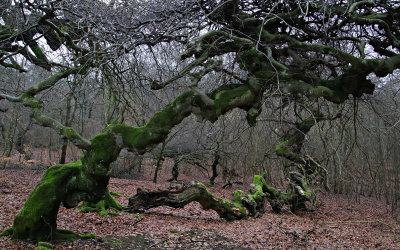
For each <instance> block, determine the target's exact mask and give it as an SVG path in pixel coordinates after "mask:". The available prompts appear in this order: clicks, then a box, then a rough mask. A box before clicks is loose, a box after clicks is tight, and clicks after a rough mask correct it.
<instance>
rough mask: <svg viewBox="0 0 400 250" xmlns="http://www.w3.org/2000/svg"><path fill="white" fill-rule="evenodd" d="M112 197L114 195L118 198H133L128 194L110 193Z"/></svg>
mask: <svg viewBox="0 0 400 250" xmlns="http://www.w3.org/2000/svg"><path fill="white" fill-rule="evenodd" d="M110 195H112V196H117V197H131V196H130V195H127V194H119V193H117V192H113V191H110Z"/></svg>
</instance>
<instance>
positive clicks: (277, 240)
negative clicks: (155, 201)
mask: <svg viewBox="0 0 400 250" xmlns="http://www.w3.org/2000/svg"><path fill="white" fill-rule="evenodd" d="M42 174H43V170H21V169H6V170H0V231H2V230H4V229H6V228H8V227H10V226H11V225H12V221H13V219H14V217H15V215H16V214H17V213H18V212H19V211H20V210H21V208H22V207H23V205H24V201H25V200H26V198H27V196H28V195H29V193H30V191H31V190H32V189H33V187H34V186H35V185H36V184H38V182H39V181H40V178H41V176H42ZM165 179H166V178H160V180H161V181H160V183H159V184H157V185H156V184H153V183H152V182H151V175H150V174H144V175H142V176H137V178H136V179H135V180H130V179H115V178H112V179H111V183H110V186H109V188H110V190H111V191H115V192H118V193H120V194H124V195H134V194H135V192H136V188H138V187H142V188H144V187H146V188H167V187H168V186H169V183H167V182H165V181H164V180H165ZM221 185H222V184H221V183H217V185H216V186H215V187H213V188H211V189H210V190H211V191H212V192H214V193H216V194H217V195H219V196H223V197H225V198H231V196H232V193H233V192H234V191H235V190H236V189H244V190H246V189H247V187H246V185H244V186H240V185H233V187H231V188H227V189H222V188H221ZM117 199H118V201H119V202H121V203H122V204H125V205H126V204H127V203H128V198H127V197H118V198H117ZM320 201H321V202H320V206H319V207H318V210H317V211H315V212H301V213H296V214H293V213H291V212H289V211H287V210H285V211H283V213H281V214H275V213H273V212H272V211H271V209H270V208H269V207H267V212H266V213H265V214H264V215H263V216H262V217H261V218H256V219H254V218H250V219H247V220H241V221H233V222H227V221H224V220H222V219H220V218H219V217H218V215H217V214H216V213H215V212H214V211H204V210H202V209H201V208H200V205H199V204H197V203H192V204H189V205H187V206H185V208H183V209H172V208H168V207H159V208H153V209H151V210H149V211H147V212H146V213H143V214H128V213H124V212H121V213H119V216H107V217H101V216H100V215H99V214H97V213H86V214H85V213H81V212H79V210H76V209H69V210H67V209H65V208H61V209H60V212H59V215H58V227H59V228H65V229H69V230H73V231H75V232H78V233H95V234H96V235H97V238H96V239H90V240H77V241H75V242H64V243H55V244H54V248H55V249H71V248H72V249H152V248H155V249H159V248H170V249H180V248H181V249H270V248H278V249H292V248H295V249H337V248H339V249H347V248H351V249H400V242H399V238H400V222H399V221H398V220H396V218H394V217H393V216H392V214H391V211H390V207H389V206H387V205H385V204H384V202H383V201H378V200H375V199H373V198H363V197H361V198H360V199H359V200H358V202H355V201H354V200H351V199H348V198H347V197H346V196H340V195H323V196H321V198H320ZM36 246H37V244H35V243H33V242H27V241H12V240H10V238H9V237H1V238H0V249H35V248H36Z"/></svg>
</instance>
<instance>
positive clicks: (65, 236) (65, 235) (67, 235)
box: [55, 229, 96, 242]
mask: <svg viewBox="0 0 400 250" xmlns="http://www.w3.org/2000/svg"><path fill="white" fill-rule="evenodd" d="M78 239H96V235H95V234H93V233H90V234H77V233H74V232H73V231H70V230H67V229H57V237H56V240H55V241H58V242H65V241H75V240H78Z"/></svg>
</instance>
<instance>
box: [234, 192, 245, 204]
mask: <svg viewBox="0 0 400 250" xmlns="http://www.w3.org/2000/svg"><path fill="white" fill-rule="evenodd" d="M243 194H244V191H243V190H236V191H235V192H234V193H233V197H232V202H241V197H242V195H243Z"/></svg>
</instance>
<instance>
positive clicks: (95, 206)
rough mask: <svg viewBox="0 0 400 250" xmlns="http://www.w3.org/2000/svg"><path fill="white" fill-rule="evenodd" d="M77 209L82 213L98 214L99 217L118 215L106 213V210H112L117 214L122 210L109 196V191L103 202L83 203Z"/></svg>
mask: <svg viewBox="0 0 400 250" xmlns="http://www.w3.org/2000/svg"><path fill="white" fill-rule="evenodd" d="M114 194H115V193H114ZM79 208H80V210H81V212H83V213H88V212H100V216H107V215H118V213H114V212H108V211H107V209H112V210H114V211H115V212H119V211H121V210H122V208H123V206H122V205H121V204H119V203H118V201H116V200H115V199H114V198H113V197H112V196H111V192H110V191H107V192H106V195H105V198H104V200H101V201H99V202H97V203H92V202H86V201H84V202H83V203H82V205H81V206H80V207H79Z"/></svg>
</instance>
